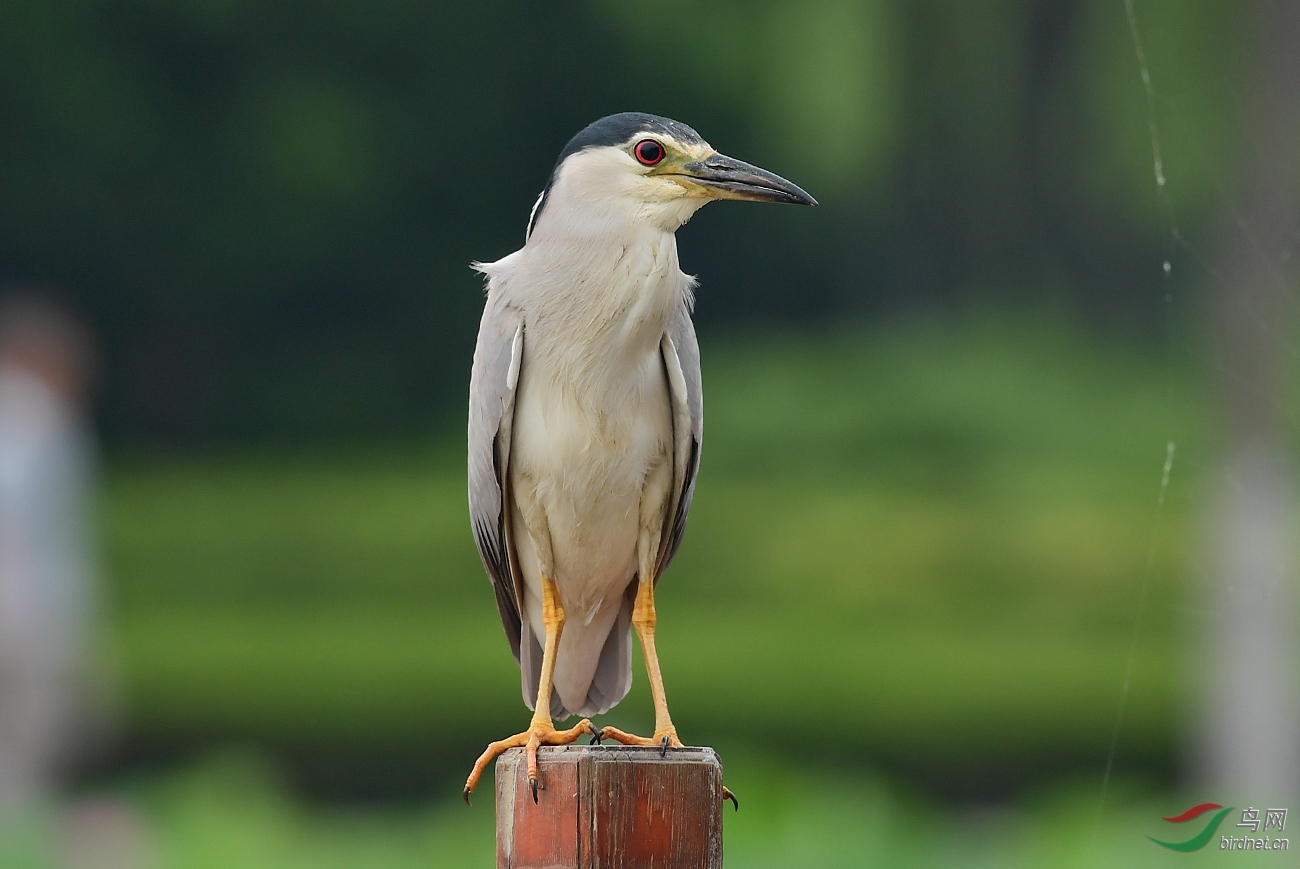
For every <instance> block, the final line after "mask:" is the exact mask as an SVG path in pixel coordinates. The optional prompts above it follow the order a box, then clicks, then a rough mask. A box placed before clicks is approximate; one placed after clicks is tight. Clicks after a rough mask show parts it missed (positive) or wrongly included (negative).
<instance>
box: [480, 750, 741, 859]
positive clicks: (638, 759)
mask: <svg viewBox="0 0 1300 869" xmlns="http://www.w3.org/2000/svg"><path fill="white" fill-rule="evenodd" d="M496 782H497V867H498V869H557V867H564V869H570V867H572V869H613V867H618V869H722V764H721V763H720V762H719V761H718V756H717V755H716V754H714V752H713V749H711V748H676V749H669V750H668V754H667V756H666V757H660V756H659V749H658V748H642V747H639V746H637V747H633V746H623V745H567V746H563V747H557V748H546V747H544V748H542V749H541V750H540V751H539V752H538V783H539V785H540V790H539V792H538V798H537V803H536V804H534V803H533V798H532V793H531V792H530V790H529V787H528V769H527V763H526V760H525V758H524V750H523V749H522V748H512V749H510V750H509V751H507V752H506V753H504V754H502V755H501V757H500V758H499V759H498V760H497V769H496Z"/></svg>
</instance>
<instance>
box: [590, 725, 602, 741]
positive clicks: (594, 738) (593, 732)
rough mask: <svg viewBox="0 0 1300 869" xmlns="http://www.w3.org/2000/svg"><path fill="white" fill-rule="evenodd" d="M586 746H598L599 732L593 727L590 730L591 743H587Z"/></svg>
mask: <svg viewBox="0 0 1300 869" xmlns="http://www.w3.org/2000/svg"><path fill="white" fill-rule="evenodd" d="M587 744H588V745H600V730H598V729H597V728H596V727H595V725H592V728H591V742H589V743H587Z"/></svg>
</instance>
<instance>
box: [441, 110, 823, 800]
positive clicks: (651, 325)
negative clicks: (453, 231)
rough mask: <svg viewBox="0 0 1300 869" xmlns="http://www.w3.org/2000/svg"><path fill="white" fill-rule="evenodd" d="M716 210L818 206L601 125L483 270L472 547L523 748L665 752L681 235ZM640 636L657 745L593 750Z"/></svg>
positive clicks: (654, 120) (735, 164)
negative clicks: (740, 204)
mask: <svg viewBox="0 0 1300 869" xmlns="http://www.w3.org/2000/svg"><path fill="white" fill-rule="evenodd" d="M714 199H747V200H754V201H758V202H787V203H794V204H798V205H814V204H816V202H815V200H814V199H813V198H812V197H811V196H809V195H808V194H807V193H805V192H804V191H803V190H801V189H799V188H798V187H796V186H795V185H794V184H791V183H790V182H789V181H786V180H785V179H784V178H780V177H778V176H776V175H773V174H772V173H771V172H767V171H765V170H763V169H759V168H758V167H756V166H751V165H749V164H748V163H743V162H741V161H740V160H734V159H732V158H731V157H725V156H723V155H722V154H719V153H718V152H717V151H715V150H714V149H713V148H712V147H710V146H709V144H708V143H707V142H705V141H704V139H702V138H701V137H700V135H699V134H698V133H696V132H695V131H694V130H692V129H691V128H690V127H688V126H686V125H685V124H680V123H678V122H676V121H671V120H669V119H667V118H661V117H656V116H655V115H646V114H640V113H636V112H625V113H623V114H618V115H610V116H609V117H607V118H602V119H600V120H599V121H596V122H595V123H594V124H592V125H591V126H589V127H587V128H586V129H585V130H583V131H582V132H581V133H579V134H578V135H576V136H574V137H573V140H572V141H570V142H569V144H568V145H567V146H566V147H565V148H564V150H563V152H561V154H560V159H559V160H558V161H557V162H556V165H555V171H554V172H553V173H552V175H551V180H550V183H549V184H547V186H546V189H545V190H544V191H542V194H541V196H539V197H538V199H537V203H536V204H535V205H534V206H533V212H532V215H531V216H530V219H529V222H528V230H527V234H526V235H525V240H524V246H523V247H522V248H520V249H519V250H517V251H515V252H514V253H512V254H510V255H509V256H507V257H504V258H502V259H499V260H497V261H496V262H493V263H481V264H476V265H475V268H476V269H478V270H479V271H480V272H482V273H483V274H484V275H486V276H487V304H486V306H485V307H484V310H483V320H482V323H481V324H480V326H479V333H478V346H477V348H476V349H475V351H474V369H473V374H472V375H471V377H470V404H469V506H470V517H471V520H472V522H473V526H474V538H475V540H476V542H477V543H478V549H479V554H480V555H481V556H482V557H483V564H484V566H485V567H486V568H487V572H488V576H489V577H490V578H491V580H492V585H493V586H494V587H495V589H496V600H497V608H498V609H499V610H500V612H501V621H502V623H503V624H504V625H505V631H506V637H507V638H508V639H509V640H510V647H511V649H512V650H513V651H514V653H515V658H516V659H517V660H518V661H519V666H520V669H521V671H522V676H523V692H524V702H526V703H527V704H528V706H529V708H531V709H533V710H534V714H533V719H532V723H531V724H530V725H529V727H528V729H527V730H526V731H524V732H523V733H520V734H518V735H516V736H511V737H509V738H507V739H503V740H501V741H499V742H494V743H492V744H491V745H489V746H488V748H487V750H486V751H484V752H483V755H482V756H481V757H480V758H479V759H478V762H477V763H475V764H474V771H473V772H472V773H470V776H469V779H468V781H466V783H465V799H466V801H468V800H469V795H470V792H472V791H473V790H474V786H475V785H476V784H477V783H478V779H479V776H480V775H481V774H482V772H483V770H484V768H485V767H486V766H487V764H488V763H489V762H491V760H492V759H493V758H495V757H496V756H497V755H498V754H500V753H501V752H503V751H505V750H506V749H507V748H512V747H515V746H524V747H525V748H526V749H527V752H528V777H529V781H530V784H531V786H532V792H533V800H534V801H536V799H537V748H538V746H541V745H566V744H568V743H570V742H573V741H574V740H576V739H578V738H579V737H580V736H581V735H582V734H584V733H590V734H592V735H593V736H595V737H596V738H597V739H614V740H617V741H619V742H622V743H625V744H629V745H658V746H661V747H662V749H664V750H666V749H667V748H668V747H680V746H681V744H682V743H681V741H680V740H679V739H678V738H677V731H676V730H675V729H674V727H673V722H672V718H670V717H669V715H668V702H667V701H666V700H665V699H664V686H663V679H662V678H661V676H660V673H659V657H658V655H657V654H656V653H655V640H654V633H655V604H654V588H655V582H656V581H657V580H658V579H659V576H660V575H661V574H662V573H663V571H664V568H666V567H667V566H668V562H669V561H671V560H672V557H673V554H674V553H675V552H676V551H677V547H678V544H679V543H680V542H681V539H682V530H683V528H684V526H685V524H686V513H687V511H688V510H689V509H690V506H691V495H692V493H693V492H694V490H695V474H696V470H697V469H698V467H699V461H700V443H701V438H702V434H703V403H702V397H701V393H700V355H699V347H698V345H697V344H696V341H695V329H694V327H693V326H692V324H691V317H690V311H691V304H692V291H693V289H694V287H695V281H694V279H692V278H691V277H689V276H687V275H685V274H683V273H682V271H681V269H680V268H679V267H678V262H677V237H676V235H675V233H676V231H677V229H678V228H679V227H680V226H681V225H682V224H684V223H685V222H686V221H687V220H689V219H690V217H691V215H693V214H694V213H695V212H696V210H698V209H699V208H700V207H701V206H703V205H705V204H707V203H709V202H711V201H712V200H714ZM632 629H635V630H636V632H637V636H639V637H640V638H641V646H642V649H643V650H644V652H645V660H646V670H647V672H648V676H649V679H650V690H651V693H652V694H653V697H654V708H655V732H654V736H652V737H648V738H647V737H640V736H633V735H632V734H628V733H624V732H622V731H620V730H617V729H615V728H612V727H605V728H603V729H602V730H600V731H599V732H598V731H597V730H596V729H595V728H594V727H593V726H592V724H591V722H590V721H589V720H588V719H587V718H585V717H584V718H583V719H582V720H581V721H579V722H578V723H577V725H576V726H574V727H572V728H569V729H568V730H556V729H555V727H554V725H553V720H555V719H561V720H562V719H564V718H567V717H569V716H570V715H573V714H578V715H583V716H589V715H597V714H600V713H602V712H606V711H608V710H609V709H610V708H611V707H613V706H614V705H615V704H616V703H618V702H619V701H620V700H622V699H623V697H624V696H626V695H627V692H628V689H629V688H631V686H632V640H631V632H632Z"/></svg>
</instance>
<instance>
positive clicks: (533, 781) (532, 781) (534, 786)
mask: <svg viewBox="0 0 1300 869" xmlns="http://www.w3.org/2000/svg"><path fill="white" fill-rule="evenodd" d="M528 786H529V787H530V788H532V789H533V805H537V779H535V778H533V777H532V776H529V777H528Z"/></svg>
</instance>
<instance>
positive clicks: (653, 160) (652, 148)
mask: <svg viewBox="0 0 1300 869" xmlns="http://www.w3.org/2000/svg"><path fill="white" fill-rule="evenodd" d="M632 153H634V154H636V158H637V160H639V161H640V162H641V165H643V166H654V165H655V164H657V163H659V162H660V161H662V160H663V158H664V146H663V145H660V144H659V143H658V142H656V141H655V140H654V139H642V140H641V141H640V142H637V143H636V147H635V148H633V149H632Z"/></svg>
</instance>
